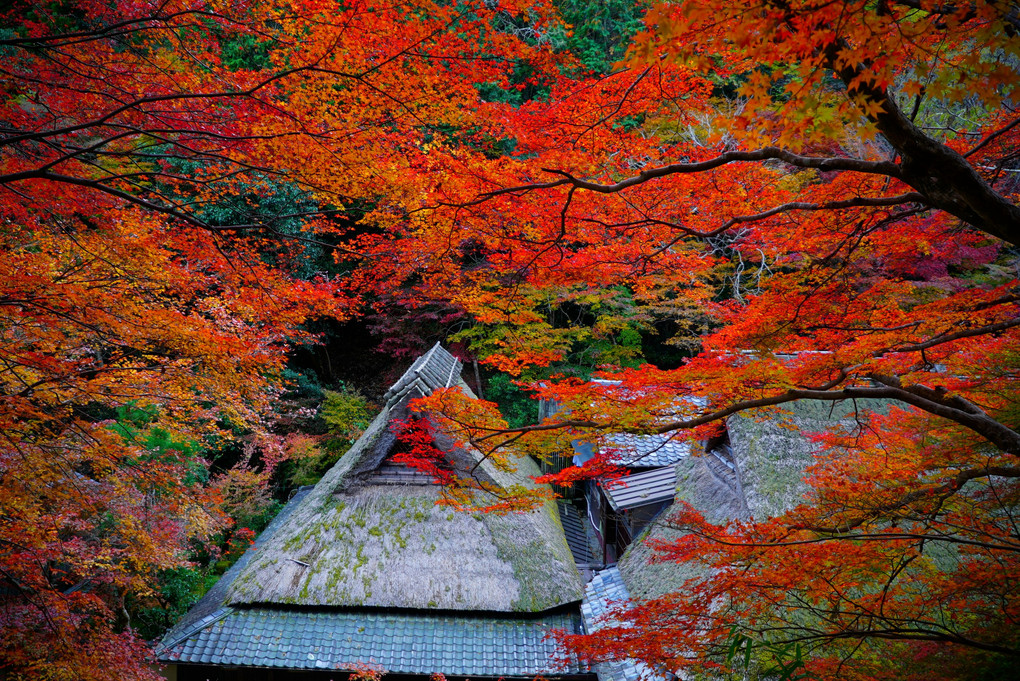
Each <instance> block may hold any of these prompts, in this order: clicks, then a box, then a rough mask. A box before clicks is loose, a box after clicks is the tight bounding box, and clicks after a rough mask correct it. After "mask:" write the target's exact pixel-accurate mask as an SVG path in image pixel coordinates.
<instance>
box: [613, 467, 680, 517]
mask: <svg viewBox="0 0 1020 681" xmlns="http://www.w3.org/2000/svg"><path fill="white" fill-rule="evenodd" d="M602 489H603V490H605V493H606V497H608V498H609V505H610V506H612V507H613V510H615V511H626V510H627V509H629V508H636V507H638V506H645V505H648V504H655V503H660V502H663V501H672V500H673V495H674V494H675V492H676V468H675V467H674V466H666V467H665V468H656V469H654V470H650V471H648V472H646V473H636V474H634V475H628V476H626V477H623V478H620V479H619V480H612V481H609V482H605V483H603V485H602Z"/></svg>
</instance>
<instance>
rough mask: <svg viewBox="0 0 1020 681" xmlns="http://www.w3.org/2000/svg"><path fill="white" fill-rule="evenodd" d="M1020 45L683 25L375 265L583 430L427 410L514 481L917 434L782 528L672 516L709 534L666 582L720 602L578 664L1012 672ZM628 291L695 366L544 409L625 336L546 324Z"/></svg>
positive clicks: (969, 28)
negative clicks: (789, 429) (456, 320)
mask: <svg viewBox="0 0 1020 681" xmlns="http://www.w3.org/2000/svg"><path fill="white" fill-rule="evenodd" d="M1016 28H1017V27H1016V11H1015V7H1014V6H1013V5H1012V4H1009V3H999V2H973V3H965V4H958V5H957V4H946V3H938V2H926V1H922V2H879V3H870V2H846V3H821V2H754V1H748V2H736V3H715V2H707V3H690V2H686V3H685V2H677V3H661V4H657V5H655V6H653V7H652V8H651V9H650V11H649V13H648V15H647V17H646V29H645V31H644V32H643V33H641V34H639V35H638V36H637V38H636V39H635V42H634V45H632V48H631V51H630V53H629V56H628V58H627V61H626V64H625V65H624V66H625V67H626V68H622V69H620V70H618V71H617V72H615V73H612V74H608V75H605V76H601V77H597V78H594V79H589V80H584V79H581V78H579V77H578V76H577V74H576V73H569V72H563V73H562V74H560V75H559V76H553V77H550V79H549V81H548V82H547V87H548V97H546V98H542V99H536V100H532V101H528V102H525V103H523V104H521V105H520V106H517V107H504V108H503V111H502V118H494V119H493V125H498V126H500V127H499V128H497V129H498V130H499V131H500V132H499V133H498V134H496V135H495V137H496V138H507V139H513V140H514V143H515V146H514V147H513V152H512V153H510V154H504V155H501V156H500V157H499V158H498V159H496V160H495V161H493V162H486V159H485V158H484V154H482V153H470V152H469V151H468V150H457V152H458V153H457V154H456V157H454V154H453V152H447V153H448V154H449V158H448V159H445V162H446V163H447V165H448V167H449V168H450V170H449V171H447V173H446V174H445V175H444V179H443V183H442V186H441V187H437V188H436V191H435V192H434V198H433V199H432V206H431V207H430V210H428V211H421V212H420V213H418V214H416V216H412V219H413V220H416V221H415V222H413V225H414V227H413V229H414V231H413V232H411V233H397V234H393V235H391V237H390V238H389V239H386V240H383V241H382V242H380V245H379V248H385V249H387V252H388V253H390V254H396V255H393V256H392V257H393V261H392V262H393V263H394V266H395V267H397V266H399V265H406V264H408V263H411V262H413V267H411V268H404V269H399V268H398V269H397V271H398V272H402V273H404V274H403V276H410V272H413V273H414V275H415V276H417V277H419V279H418V281H419V282H420V283H419V289H420V291H421V293H420V295H422V296H423V297H427V296H432V297H434V298H435V299H446V300H450V301H452V302H454V303H455V304H456V305H457V306H459V307H460V308H461V309H463V310H466V311H468V312H470V314H471V315H472V316H473V317H474V319H475V321H476V323H477V325H478V326H477V329H476V331H475V332H474V338H473V340H474V344H475V345H474V346H475V347H476V348H477V349H479V351H480V353H481V354H482V355H483V356H486V357H487V361H488V362H489V363H490V365H491V366H493V367H496V368H498V369H500V370H502V371H505V372H508V373H511V374H513V375H516V376H523V377H524V379H525V381H526V382H528V383H530V387H531V388H532V389H533V390H535V391H536V393H537V394H538V395H539V396H542V397H546V398H549V399H551V400H554V401H556V402H557V403H559V404H560V405H562V407H563V408H564V410H565V412H566V413H569V417H566V418H563V419H559V420H557V419H553V421H551V422H549V423H545V424H541V425H539V426H532V427H523V428H510V427H508V426H507V424H506V423H505V421H503V420H502V419H501V418H500V417H499V416H498V414H494V413H491V412H489V411H486V410H485V409H484V408H482V407H479V406H473V407H468V406H467V405H464V404H461V403H460V400H459V398H458V397H457V396H456V395H455V394H450V393H441V394H436V395H433V396H432V397H431V398H429V399H426V400H424V401H423V403H422V406H425V407H428V408H430V409H432V410H433V411H435V412H436V413H439V414H445V415H446V416H445V427H446V428H447V429H448V430H450V431H451V432H456V433H458V434H459V436H460V437H461V438H462V440H463V441H464V442H465V443H470V444H472V445H474V446H476V447H478V448H480V449H481V450H482V451H484V452H486V453H487V455H489V456H490V457H494V458H497V459H500V458H501V457H503V456H504V455H505V454H504V452H506V451H509V450H511V449H514V448H517V449H518V450H524V451H533V452H537V453H539V454H544V455H553V454H554V453H555V452H556V451H560V452H562V451H568V452H569V451H570V450H569V447H568V443H569V441H570V440H572V439H573V440H577V439H594V438H597V437H598V435H599V434H600V433H604V432H613V431H614V430H626V431H630V432H635V433H649V432H660V433H661V432H670V431H673V430H677V429H679V430H684V431H686V432H687V434H688V437H691V438H693V439H707V438H708V437H710V436H712V435H714V434H715V433H716V432H717V429H718V427H719V423H720V422H721V421H723V420H724V419H725V418H726V417H728V416H730V415H733V414H737V413H741V412H745V411H749V410H757V411H754V412H753V413H757V414H759V415H760V416H761V418H780V419H781V418H782V413H783V411H782V408H781V407H782V405H784V404H786V403H790V402H793V401H796V400H820V401H828V402H836V401H846V400H857V399H865V398H877V399H881V400H886V401H892V402H893V403H894V404H895V405H897V406H894V407H891V408H890V411H889V413H888V414H887V415H883V414H881V413H875V414H867V413H864V412H862V413H860V414H858V416H857V423H858V425H857V427H856V428H854V429H851V430H849V431H840V430H838V429H837V430H836V431H835V432H833V433H830V434H829V435H828V436H826V437H827V439H824V440H822V442H821V444H820V445H819V446H820V447H822V446H823V445H824V448H823V449H822V451H821V453H819V455H818V458H817V461H818V463H817V464H816V465H815V466H814V467H813V468H812V469H811V470H810V471H809V472H808V475H809V483H810V490H809V491H808V493H807V494H806V496H805V497H804V499H802V500H790V502H791V506H792V507H793V508H792V510H790V511H788V512H787V513H785V514H783V515H782V516H781V517H779V518H775V519H758V520H757V521H747V522H735V523H732V524H729V525H726V526H715V525H712V524H709V523H706V522H705V521H704V520H703V519H702V518H700V517H699V516H698V515H697V514H696V513H693V512H690V511H684V512H682V513H680V514H679V515H677V516H675V517H674V518H673V519H672V520H671V522H672V523H673V524H675V525H676V527H677V528H678V529H682V530H684V531H685V532H686V533H687V534H686V535H685V536H684V537H683V538H681V539H678V540H676V541H674V542H666V543H664V544H662V545H661V549H662V559H663V560H667V561H668V560H679V561H695V562H700V563H702V564H704V566H705V574H706V575H708V576H706V577H702V578H698V579H693V580H691V581H690V582H688V583H687V584H686V585H685V586H684V588H683V589H682V590H681V591H680V592H678V593H675V594H670V595H667V596H664V597H662V598H660V599H653V600H650V601H646V602H643V603H639V604H636V605H635V606H634V607H633V608H632V609H631V610H630V611H629V612H624V613H622V614H620V615H619V617H620V620H621V621H622V622H624V624H623V625H621V626H615V627H607V628H606V629H604V630H603V631H601V632H599V633H596V634H594V635H591V636H589V637H582V638H571V637H568V638H567V639H566V643H567V645H568V646H569V647H570V649H572V650H574V651H575V652H578V653H580V654H581V655H582V656H584V657H585V658H587V659H589V660H595V661H597V660H601V659H606V658H628V657H632V658H637V659H640V660H643V661H645V662H647V663H649V664H651V665H653V667H654V668H657V669H664V670H667V671H677V670H684V671H686V672H694V671H697V670H701V671H703V672H704V671H706V670H712V669H716V670H717V671H719V670H722V669H723V668H724V667H725V666H726V660H725V657H726V655H725V652H726V650H727V648H728V646H729V644H731V643H732V642H733V641H734V640H735V639H734V636H742V637H746V640H750V641H756V642H759V643H763V644H764V643H768V644H769V645H782V644H783V643H784V642H785V643H789V644H790V645H793V644H795V643H802V644H804V645H805V646H806V647H807V649H809V651H810V654H809V655H808V656H807V658H806V659H805V661H804V663H803V664H804V665H805V666H804V670H805V673H810V674H813V675H817V676H819V677H821V678H826V677H827V675H832V674H839V675H841V676H842V677H846V678H930V676H931V675H933V674H934V675H941V676H947V677H966V676H968V675H972V674H974V673H980V672H981V670H984V671H985V673H987V674H989V675H990V678H991V677H994V675H995V674H996V673H997V672H996V670H999V671H1002V670H1003V669H1005V668H1008V666H1009V665H1010V664H1012V661H1013V660H1014V659H1015V657H1016V656H1017V654H1018V652H1020V642H1018V641H1017V640H1016V636H1015V631H1016V624H1017V621H1018V617H1020V612H1018V610H1017V607H1018V606H1017V599H1016V593H1015V587H1014V585H1015V583H1016V581H1017V580H1016V569H1017V563H1016V547H1017V539H1018V537H1017V534H1016V530H1015V525H1014V524H1013V520H1014V518H1015V513H1016V493H1017V489H1018V488H1017V485H1016V480H1017V478H1018V476H1020V470H1018V468H1017V466H1016V460H1015V459H1016V456H1017V455H1018V454H1020V434H1018V431H1017V427H1018V423H1017V415H1018V411H1017V408H1016V405H1017V397H1016V395H1017V393H1016V371H1015V367H1016V358H1017V356H1018V355H1017V352H1018V349H1020V348H1018V341H1020V335H1018V332H1017V327H1018V326H1020V315H1018V308H1017V304H1018V302H1020V298H1018V296H1017V279H1016V261H1015V257H1016V251H1015V247H1016V245H1017V244H1018V242H1020V236H1018V232H1017V226H1018V225H1020V222H1018V220H1017V217H1018V213H1017V210H1018V207H1017V201H1016V198H1017V184H1016V180H1015V176H1016V158H1017V156H1016V153H1017V152H1016V150H1017V130H1018V126H1017V123H1018V122H1020V119H1018V118H1017V116H1016V111H1015V106H1014V98H1015V96H1016V86H1017V84H1018V82H1020V71H1018V69H1017V66H1016V63H1017V62H1016V57H1017V52H1018V50H1020V36H1018V35H1017V32H1016ZM727 95H730V96H729V97H728V96H727ZM441 153H442V152H441ZM435 162H436V163H437V164H438V163H440V162H441V161H439V160H436V161H435ZM408 236H410V238H408ZM468 244H470V249H471V252H472V253H473V254H474V257H473V258H472V260H470V261H468V260H465V259H464V258H463V257H460V256H461V253H462V252H461V253H457V252H456V249H457V247H458V245H460V246H462V247H465V246H466V245H468ZM412 250H413V252H414V254H415V257H414V258H412V257H411V253H412ZM451 253H453V255H454V256H455V257H450V255H451ZM424 254H429V255H430V256H431V257H425V255H424ZM621 286H622V287H625V288H626V290H627V292H628V295H629V296H630V297H631V298H632V300H633V303H632V304H631V305H630V306H629V308H628V310H627V312H626V313H624V315H623V318H626V317H628V316H633V315H644V316H646V317H647V318H652V319H654V318H656V317H658V318H660V319H661V318H670V319H674V320H676V324H675V328H677V329H678V331H679V333H678V336H677V338H675V339H674V340H675V342H677V343H679V344H681V345H685V346H686V347H693V348H695V349H696V351H695V353H693V356H692V357H690V358H689V359H688V360H687V361H685V362H684V363H683V364H682V366H680V367H679V368H661V369H660V368H655V367H652V366H642V367H640V368H636V369H635V368H632V369H625V370H617V369H614V368H613V367H611V366H609V367H606V368H607V371H608V373H607V374H605V376H606V377H610V378H612V379H614V380H615V381H617V382H618V383H619V384H618V385H615V386H613V387H611V388H609V387H606V386H605V385H602V384H597V383H588V382H584V381H578V380H576V379H575V380H565V381H560V382H554V381H547V380H543V381H542V382H535V381H534V380H528V379H532V378H533V377H534V376H535V375H536V372H535V370H534V367H541V366H551V367H553V368H554V370H555V367H556V366H557V362H562V361H563V359H564V358H565V357H567V356H568V355H569V353H570V352H571V349H572V348H573V347H575V346H576V344H577V343H583V342H584V341H585V340H586V339H588V338H592V337H597V335H598V334H600V333H603V334H606V336H607V337H609V338H613V337H614V335H613V334H614V333H615V331H614V330H613V329H612V327H611V324H610V325H608V326H607V325H605V324H604V325H602V326H601V328H600V325H598V324H595V325H592V326H585V325H583V324H581V325H578V324H569V323H563V322H562V320H560V321H558V320H557V319H556V318H555V315H554V314H550V311H555V310H557V309H563V307H564V306H570V305H573V306H587V307H586V309H589V310H591V309H597V308H598V307H599V306H603V305H605V303H606V302H607V301H608V300H610V299H612V297H613V296H614V295H616V293H615V289H616V288H617V287H621ZM590 319H591V317H589V320H590ZM616 329H617V331H618V329H619V327H616ZM614 363H615V364H618V362H609V364H614ZM543 378H544V377H543ZM688 397H689V398H692V399H690V400H685V399H684V398H688ZM693 398H697V399H693ZM699 405H704V406H699ZM761 410H765V411H761ZM505 460H506V461H509V459H505ZM601 470H602V469H598V471H601ZM578 474H579V473H578V472H576V471H571V472H568V473H565V474H564V475H562V476H560V478H561V479H564V480H567V479H570V478H572V477H573V476H576V475H578ZM580 474H581V475H583V471H582V472H581V473H580ZM463 484H465V485H466V486H467V487H471V486H472V485H471V483H470V481H467V482H465V483H463ZM507 503H510V502H507ZM738 640H744V639H738ZM1004 660H1005V661H1004ZM720 673H721V672H720Z"/></svg>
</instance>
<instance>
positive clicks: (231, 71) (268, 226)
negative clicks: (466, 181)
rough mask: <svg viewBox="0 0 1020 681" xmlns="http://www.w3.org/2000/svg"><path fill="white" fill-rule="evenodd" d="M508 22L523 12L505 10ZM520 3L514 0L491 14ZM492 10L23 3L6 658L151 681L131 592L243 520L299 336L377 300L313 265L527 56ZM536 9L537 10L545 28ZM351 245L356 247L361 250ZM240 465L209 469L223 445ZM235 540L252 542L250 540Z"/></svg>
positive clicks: (14, 113) (12, 266)
mask: <svg viewBox="0 0 1020 681" xmlns="http://www.w3.org/2000/svg"><path fill="white" fill-rule="evenodd" d="M507 9H508V10H509V11H520V10H519V9H515V7H514V6H512V5H508V7H507ZM500 11H504V10H500ZM496 13H497V12H496V10H493V9H491V8H488V9H487V8H486V7H485V6H484V5H483V4H478V5H474V4H463V5H458V6H447V5H444V4H443V3H433V2H409V3H397V4H393V3H374V2H354V3H344V4H343V6H339V5H337V4H336V3H322V2H316V1H308V2H269V3H246V2H203V1H197V0H171V1H170V2H146V1H144V0H143V1H141V2H135V1H133V0H130V1H127V0H125V1H117V0H111V1H109V2H106V1H102V0H99V1H93V0H83V1H81V2H70V3H50V4H39V3H30V2H23V3H22V2H16V3H14V4H13V5H9V6H7V7H6V8H5V9H4V14H3V16H2V18H0V22H2V27H3V31H2V34H0V50H2V51H3V54H4V60H3V65H2V66H0V71H2V74H3V79H2V80H3V85H2V88H3V95H4V96H3V103H2V107H3V114H2V124H0V134H2V138H0V191H2V198H0V214H2V218H0V219H2V227H0V240H2V248H0V395H2V399H0V434H2V435H0V437H2V440H3V445H2V447H0V457H2V458H0V475H2V476H3V477H2V480H3V482H2V484H3V489H4V499H3V502H2V513H0V515H2V518H3V520H2V522H0V579H2V581H3V587H2V596H0V601H2V604H0V650H2V651H3V652H2V668H3V672H2V673H3V674H4V675H5V676H11V677H12V678H52V679H63V678H75V679H93V678H94V679H99V678H111V677H116V678H124V679H128V678H149V677H153V676H154V675H155V672H154V670H153V669H152V668H151V667H149V666H147V665H146V664H145V661H146V660H147V658H148V657H149V655H150V654H151V653H150V651H149V650H148V648H147V647H146V646H145V645H144V643H143V642H142V641H140V640H139V639H138V638H137V636H136V634H135V633H134V630H133V629H132V626H131V622H130V617H129V614H130V613H129V612H128V610H127V609H126V607H125V604H126V603H128V602H129V601H135V600H137V599H144V598H148V597H150V596H152V594H153V593H154V591H155V590H156V589H157V588H158V586H159V585H158V584H157V582H158V580H159V578H160V575H161V574H167V573H168V572H172V571H173V570H175V569H177V568H180V567H181V566H182V565H185V564H186V562H187V560H188V556H189V549H190V548H191V547H192V546H193V544H192V542H193V540H194V541H197V542H204V541H206V540H207V539H208V537H209V536H210V535H211V534H212V533H213V532H215V531H217V530H220V529H222V528H223V527H224V526H225V525H227V524H228V520H227V518H226V516H225V515H224V513H225V512H227V511H230V512H233V513H234V515H238V514H240V515H243V516H251V515H253V514H255V513H257V512H259V509H258V508H254V507H253V505H254V501H255V500H256V499H261V498H262V496H264V495H265V494H266V485H267V484H268V479H269V476H270V474H271V472H272V470H273V469H274V467H275V466H276V465H277V464H279V463H280V461H281V460H282V459H283V458H284V457H285V456H286V455H287V452H286V450H284V449H283V448H282V447H281V446H280V443H279V442H277V441H276V439H275V438H274V436H273V434H272V432H271V427H272V419H273V412H274V406H275V403H276V400H277V398H278V397H279V395H280V394H281V391H282V389H283V383H284V382H283V368H284V363H285V361H286V351H287V348H288V347H289V346H290V345H291V344H292V343H295V342H308V341H310V340H311V338H312V337H311V334H309V333H308V332H307V331H306V330H305V329H304V327H303V326H302V325H303V324H304V323H305V322H306V321H307V320H309V319H312V318H315V317H319V316H330V317H333V318H335V319H340V320H343V319H345V318H348V317H349V316H350V315H351V314H352V313H353V312H354V310H355V309H356V307H357V305H358V297H357V296H356V295H353V296H348V295H346V294H344V293H343V292H342V291H340V290H339V289H338V287H337V286H336V284H335V282H334V281H332V280H331V273H330V272H329V271H328V270H327V271H326V272H322V271H318V272H316V271H315V270H314V269H312V271H309V266H308V265H309V258H310V257H312V256H313V255H314V254H315V252H316V249H320V250H319V252H321V249H333V248H335V247H337V245H338V244H339V243H341V242H344V241H347V240H351V241H353V242H355V245H356V240H357V238H358V232H357V231H356V230H355V228H354V227H353V224H354V222H355V219H354V218H352V217H351V215H350V213H352V212H358V214H359V216H360V215H361V214H363V213H371V214H372V217H370V218H367V219H366V224H377V225H383V226H385V225H386V224H387V222H391V221H392V220H393V219H394V216H395V215H399V214H401V213H402V212H403V211H404V209H403V208H402V206H403V205H404V204H405V203H406V202H407V200H408V197H410V196H414V195H416V192H417V191H418V189H417V188H418V187H419V185H421V183H422V182H424V181H425V180H423V179H422V176H421V174H419V173H417V172H410V171H413V170H414V169H415V166H416V164H422V163H424V161H423V159H425V157H426V155H427V148H428V146H429V144H431V143H434V142H431V140H432V138H433V137H434V136H435V134H436V130H438V129H441V128H443V127H444V126H446V127H449V126H455V125H460V124H461V123H462V121H464V120H465V119H466V117H467V116H468V113H469V111H470V109H471V107H472V106H474V104H475V100H476V99H477V97H476V95H475V90H474V89H473V85H472V83H475V82H481V81H485V80H491V81H493V82H496V83H499V82H502V81H503V80H505V78H504V75H503V65H504V64H505V62H506V60H510V59H514V58H516V57H522V56H526V54H527V53H528V51H529V50H531V48H528V47H526V46H525V45H524V44H523V43H521V41H520V40H518V39H517V38H516V37H514V36H511V35H509V34H505V33H493V32H489V33H484V32H483V31H482V29H483V28H485V27H487V26H489V24H490V23H491V21H492V20H493V17H494V15H495V14H496ZM535 16H536V17H538V15H535ZM352 247H353V246H352ZM242 435H243V437H244V438H245V439H246V448H247V449H248V450H249V452H248V455H247V456H246V457H244V460H243V461H242V463H241V464H240V465H239V466H238V467H237V468H235V469H233V470H230V471H227V472H225V473H221V474H220V475H219V477H216V478H213V479H210V478H209V471H208V468H209V462H208V461H206V460H205V459H204V457H205V456H206V455H207V454H206V452H209V451H215V450H216V449H217V448H220V447H223V446H224V443H226V442H229V441H231V440H235V439H237V438H238V437H240V436H242ZM240 534H243V531H239V532H238V533H236V534H235V539H236V538H237V536H240Z"/></svg>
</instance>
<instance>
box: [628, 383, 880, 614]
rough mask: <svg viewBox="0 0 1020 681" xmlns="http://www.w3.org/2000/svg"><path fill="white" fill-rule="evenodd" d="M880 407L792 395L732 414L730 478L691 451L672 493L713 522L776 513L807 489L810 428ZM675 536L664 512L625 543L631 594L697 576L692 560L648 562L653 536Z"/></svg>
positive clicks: (653, 593)
mask: <svg viewBox="0 0 1020 681" xmlns="http://www.w3.org/2000/svg"><path fill="white" fill-rule="evenodd" d="M887 405H888V402H885V401H879V400H856V401H845V402H810V401H799V402H794V403H791V404H787V405H783V408H781V409H771V410H762V411H760V412H750V413H747V414H740V415H737V416H732V417H730V418H729V419H728V420H727V421H726V428H727V430H728V431H729V437H730V448H731V452H732V457H733V460H734V463H735V465H736V469H737V470H736V475H737V484H735V485H730V484H727V481H726V480H724V479H722V478H720V477H719V476H718V475H716V474H714V473H713V471H712V466H711V464H712V463H713V462H712V461H711V460H710V459H709V458H708V457H710V456H711V455H710V454H705V455H703V456H698V457H690V458H688V459H684V460H682V461H680V462H679V463H678V464H677V488H676V499H677V500H680V501H685V502H687V503H688V504H690V505H691V506H693V507H694V508H696V509H698V510H699V511H701V513H702V514H703V515H704V516H705V518H706V520H708V521H710V522H714V523H725V522H726V521H728V520H731V519H734V518H746V517H748V516H753V517H755V518H768V517H774V516H777V515H780V514H781V513H783V512H785V511H786V510H788V509H790V508H792V507H793V506H796V505H797V504H798V503H800V501H801V498H802V496H803V495H804V493H805V492H806V491H807V484H806V483H805V482H804V474H805V470H806V468H807V467H808V466H809V465H810V464H812V463H813V462H814V454H815V453H816V452H817V450H818V448H819V446H818V444H817V443H816V442H814V441H813V439H812V438H811V437H810V434H811V433H816V432H822V431H824V430H826V429H828V428H830V427H832V426H834V425H836V424H838V423H840V422H843V423H850V422H851V421H852V420H853V419H854V416H855V410H860V411H861V412H862V413H864V412H868V411H871V412H874V411H882V410H884V409H886V407H887ZM680 535H681V532H680V531H679V530H677V529H676V528H675V527H673V526H671V524H670V512H669V510H667V511H666V512H665V513H663V514H662V516H660V517H659V518H658V519H657V520H656V521H655V522H653V523H652V524H651V525H650V526H649V527H648V529H647V530H646V531H645V532H644V533H643V534H642V535H641V536H640V537H639V538H638V539H637V540H636V541H635V542H634V543H633V544H631V545H630V547H628V549H627V552H626V553H625V554H624V555H623V557H622V558H621V559H620V563H619V569H620V574H621V576H622V577H623V580H624V582H625V584H626V585H627V588H628V589H629V590H630V594H631V596H632V597H634V598H654V597H657V596H660V595H662V594H665V593H669V592H672V591H677V590H678V589H680V587H681V586H682V585H683V583H684V582H685V581H686V580H687V579H690V578H691V577H696V576H699V575H701V574H702V572H701V571H702V568H701V567H700V566H697V565H695V564H693V563H692V564H677V563H661V562H655V561H654V560H653V557H654V554H655V550H654V548H653V546H654V545H655V543H656V542H662V541H666V542H668V541H670V540H671V539H677V538H679V537H680ZM648 540H654V541H648Z"/></svg>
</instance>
